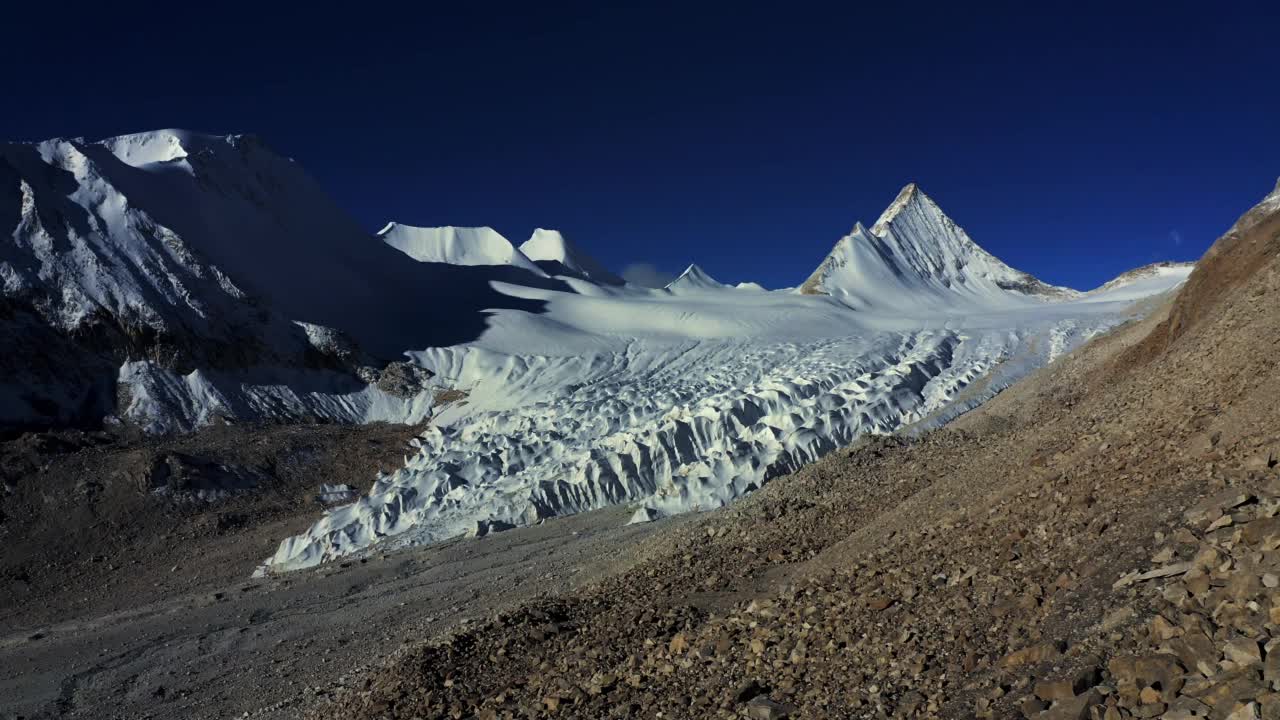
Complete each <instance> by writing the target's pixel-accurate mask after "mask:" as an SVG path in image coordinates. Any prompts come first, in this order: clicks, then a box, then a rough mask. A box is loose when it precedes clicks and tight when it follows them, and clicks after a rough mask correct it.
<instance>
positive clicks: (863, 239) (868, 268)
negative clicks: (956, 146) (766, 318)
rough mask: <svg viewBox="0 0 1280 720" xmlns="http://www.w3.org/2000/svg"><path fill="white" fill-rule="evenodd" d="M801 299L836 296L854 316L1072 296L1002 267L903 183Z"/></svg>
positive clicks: (841, 245)
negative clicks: (858, 311) (856, 311)
mask: <svg viewBox="0 0 1280 720" xmlns="http://www.w3.org/2000/svg"><path fill="white" fill-rule="evenodd" d="M800 292H802V293H804V294H825V295H833V296H837V297H840V298H841V299H842V300H844V301H845V302H846V303H847V304H849V305H851V306H853V307H856V308H865V307H895V308H897V307H910V306H917V307H934V308H949V307H953V306H955V305H958V304H970V305H972V304H978V305H990V304H992V303H997V304H1003V303H1007V302H1010V301H1016V300H1017V299H1018V298H1020V297H1021V298H1025V297H1027V296H1034V297H1039V298H1043V297H1044V296H1057V295H1067V294H1071V293H1072V292H1073V291H1069V290H1067V289H1065V288H1057V287H1054V286H1051V285H1046V284H1045V283H1042V282H1041V281H1039V280H1037V279H1036V278H1034V277H1032V276H1031V275H1028V274H1027V273H1024V272H1020V271H1018V270H1015V269H1013V268H1011V267H1009V266H1008V265H1006V264H1004V263H1003V262H1001V261H1000V260H999V259H997V258H996V257H995V256H993V255H991V254H990V253H988V252H987V251H986V250H983V249H982V248H981V247H979V246H978V244H977V243H975V242H974V241H973V240H972V239H971V238H970V237H969V235H968V233H966V232H965V231H964V229H963V228H961V227H960V226H959V225H957V224H956V223H955V221H954V220H952V219H951V218H950V217H948V216H947V214H946V213H945V212H943V210H942V208H941V207H939V206H938V204H937V203H936V202H934V200H933V198H931V197H929V196H928V195H926V194H925V192H924V191H923V190H921V189H920V187H919V186H918V185H917V184H916V183H908V184H907V185H906V186H905V187H903V188H902V190H900V191H899V192H898V195H897V197H895V198H894V200H893V202H891V203H890V204H889V206H888V207H886V208H885V210H884V212H883V213H881V215H880V218H879V219H878V220H876V223H875V225H873V226H872V227H871V229H870V230H869V231H868V230H867V229H866V228H865V227H863V226H862V224H861V223H859V224H857V225H855V226H854V229H853V231H852V232H850V233H849V234H848V235H846V236H845V237H843V238H841V239H840V240H839V241H838V242H837V243H836V245H835V247H834V248H832V250H831V252H830V253H829V254H828V255H827V258H826V259H825V260H823V262H822V264H821V265H820V266H819V267H818V269H817V270H815V271H814V273H813V274H812V275H811V276H810V277H809V279H808V280H806V281H805V283H804V284H803V285H802V286H801V288H800Z"/></svg>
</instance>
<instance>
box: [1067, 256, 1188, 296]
mask: <svg viewBox="0 0 1280 720" xmlns="http://www.w3.org/2000/svg"><path fill="white" fill-rule="evenodd" d="M1195 266H1196V264H1195V263H1193V262H1156V263H1151V264H1150V265H1143V266H1142V267H1139V268H1134V269H1133V270H1129V271H1127V272H1123V273H1120V274H1119V275H1117V276H1115V277H1114V278H1112V279H1111V280H1109V281H1108V282H1106V283H1104V284H1102V285H1100V286H1099V287H1097V288H1095V289H1093V290H1090V291H1089V292H1088V293H1086V294H1088V295H1096V294H1099V293H1105V292H1108V291H1111V290H1115V289H1117V288H1122V287H1125V286H1128V285H1133V284H1134V283H1138V282H1142V281H1145V280H1149V279H1152V278H1185V277H1186V276H1187V275H1190V274H1191V271H1192V270H1193V269H1194V268H1195Z"/></svg>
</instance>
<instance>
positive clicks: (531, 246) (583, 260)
mask: <svg viewBox="0 0 1280 720" xmlns="http://www.w3.org/2000/svg"><path fill="white" fill-rule="evenodd" d="M520 252H522V253H524V254H525V256H527V257H528V258H529V259H530V260H532V261H533V262H535V263H537V264H538V267H540V268H542V270H543V271H545V272H546V273H547V274H548V275H571V276H578V277H581V278H585V279H587V280H590V281H592V282H595V283H601V284H605V285H621V284H622V282H623V281H622V278H620V277H618V276H617V275H614V274H613V273H611V272H609V271H608V270H606V269H605V267H604V266H603V265H601V264H600V263H599V262H596V260H595V258H592V257H591V256H589V255H587V254H586V253H584V252H583V251H582V250H581V249H579V248H578V246H577V245H574V244H573V243H571V242H569V240H568V239H567V238H566V237H565V236H564V234H563V233H561V232H560V231H559V230H547V229H545V228H537V229H535V230H534V231H533V235H532V236H530V237H529V239H528V240H525V241H524V242H523V243H521V245H520Z"/></svg>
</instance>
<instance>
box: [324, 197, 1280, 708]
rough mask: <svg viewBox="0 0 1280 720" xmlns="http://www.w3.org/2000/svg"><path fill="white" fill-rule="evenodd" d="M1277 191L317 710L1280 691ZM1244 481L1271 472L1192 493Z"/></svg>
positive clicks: (1224, 701) (1268, 703) (1192, 700)
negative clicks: (1174, 286) (1147, 310)
mask: <svg viewBox="0 0 1280 720" xmlns="http://www.w3.org/2000/svg"><path fill="white" fill-rule="evenodd" d="M1271 200H1273V201H1274V202H1267V203H1264V204H1263V205H1260V206H1259V207H1258V208H1255V210H1253V211H1251V213H1250V214H1249V215H1246V216H1245V217H1244V218H1243V219H1242V220H1241V221H1240V223H1238V224H1237V225H1236V226H1235V227H1234V228H1233V229H1232V231H1231V232H1230V233H1228V235H1227V236H1225V237H1224V238H1223V239H1222V240H1221V241H1220V242H1219V243H1218V244H1217V245H1215V246H1214V249H1212V250H1211V251H1210V252H1209V255H1208V256H1207V257H1206V262H1205V263H1204V264H1203V265H1202V266H1201V268H1200V269H1198V270H1197V271H1196V273H1195V274H1194V275H1193V276H1192V279H1191V282H1189V283H1188V284H1187V286H1186V287H1185V289H1184V290H1183V291H1182V292H1181V293H1180V294H1179V295H1178V297H1177V298H1176V299H1174V300H1173V301H1172V302H1171V303H1170V304H1168V305H1166V306H1165V307H1164V308H1163V309H1162V310H1161V311H1160V312H1157V313H1156V314H1155V315H1153V316H1152V317H1151V318H1149V319H1148V320H1146V321H1143V322H1140V323H1134V324H1131V325H1129V326H1126V327H1124V328H1121V329H1120V330H1118V331H1117V332H1115V333H1113V334H1112V335H1110V336H1108V337H1106V338H1102V339H1099V340H1098V341H1095V342H1093V343H1091V344H1089V345H1088V346H1086V347H1085V348H1083V349H1082V350H1081V351H1080V352H1077V353H1074V354H1073V355H1072V356H1070V357H1068V358H1065V359H1064V360H1062V361H1060V362H1058V363H1056V364H1054V365H1052V366H1050V367H1049V368H1046V369H1045V370H1044V371H1042V372H1040V373H1038V374H1037V375H1035V376H1033V377H1031V378H1029V379H1027V380H1026V381H1024V382H1022V383H1019V384H1018V385H1016V386H1015V387H1014V388H1011V389H1010V390H1008V391H1006V392H1005V393H1003V394H1001V395H1000V396H998V397H996V398H995V399H993V400H992V401H991V402H989V403H988V404H987V405H985V406H984V407H983V408H981V409H980V410H979V411H976V412H974V413H971V414H970V415H968V416H966V417H963V418H961V419H960V420H959V421H957V422H955V423H953V424H952V425H951V426H949V427H947V428H945V429H943V430H940V431H936V432H933V433H930V434H928V435H926V436H925V437H923V438H921V439H918V440H914V441H909V440H905V439H901V438H876V439H869V440H866V441H863V442H861V443H859V444H858V445H857V446H855V447H853V448H851V449H849V450H847V451H843V452H838V453H833V454H832V455H831V456H828V457H827V458H825V459H824V460H822V461H820V462H818V463H815V464H814V465H812V466H810V467H808V468H806V469H804V470H802V471H801V472H799V473H796V474H795V475H793V476H790V477H788V478H783V479H779V480H776V481H774V482H773V483H771V484H770V485H768V486H767V487H765V488H764V489H763V490H761V491H760V492H758V493H755V494H754V495H752V496H751V497H749V498H746V499H745V500H743V501H742V502H740V503H737V504H736V505H734V506H731V507H729V508H725V509H723V510H720V511H716V512H711V513H707V514H706V515H704V516H702V517H700V518H698V520H697V521H696V522H692V523H688V524H685V525H683V526H681V527H680V528H679V529H677V530H675V531H673V532H671V533H669V534H667V535H665V536H662V537H658V538H655V539H653V540H652V541H650V542H649V543H647V544H645V545H644V546H642V547H641V548H640V553H641V555H642V557H643V559H642V561H641V562H640V563H639V564H637V565H636V566H634V567H633V568H631V569H629V570H627V571H626V572H623V573H621V574H618V575H615V576H612V577H609V578H605V579H603V580H602V581H600V582H599V583H597V584H595V585H592V586H590V587H587V588H585V589H582V590H578V591H575V592H572V593H568V594H565V595H561V596H557V597H549V598H547V599H544V600H541V601H539V602H536V603H534V604H530V605H526V606H524V607H523V608H522V609H520V610H518V611H516V612H512V613H507V614H504V615H502V616H498V617H494V618H491V619H489V620H488V621H486V622H482V623H479V624H477V625H474V626H471V627H469V628H467V629H465V630H463V631H460V632H457V633H455V634H452V635H450V636H448V637H441V638H436V639H434V640H432V641H430V642H429V643H427V644H425V645H423V646H420V647H417V648H415V649H412V650H410V651H407V652H403V653H401V654H399V655H398V656H396V657H394V658H391V659H390V661H389V662H388V664H387V666H386V667H385V668H384V669H382V670H380V671H378V672H376V673H374V674H373V675H371V676H369V677H367V678H365V679H364V680H362V681H360V682H358V683H356V684H355V686H354V687H351V688H348V689H346V690H345V691H343V692H341V693H340V699H339V700H337V701H336V702H335V703H333V704H331V705H329V706H327V707H326V708H324V709H322V710H321V711H320V712H319V713H318V715H319V716H321V717H330V718H414V717H421V718H479V719H482V720H488V719H494V718H525V717H529V718H536V717H556V718H566V717H570V718H609V717H617V718H623V717H628V718H629V717H648V718H652V717H663V718H694V717H698V718H702V717H722V718H735V717H751V718H780V717H801V718H845V717H850V718H855V717H856V718H863V717H867V718H871V717H876V718H879V717H894V718H898V717H901V718H911V717H932V718H955V717H975V716H976V717H997V718H1004V717H1022V716H1027V717H1043V718H1046V719H1048V720H1052V719H1054V718H1071V719H1072V720H1076V719H1078V718H1105V719H1106V720H1115V719H1116V718H1125V717H1160V716H1164V717H1171V718H1188V717H1198V716H1201V715H1208V716H1210V717H1215V718H1220V719H1221V718H1227V717H1228V716H1230V717H1231V718H1233V719H1234V718H1245V717H1248V718H1254V717H1257V715H1258V713H1260V712H1262V713H1273V712H1274V713H1280V703H1277V702H1276V701H1275V698H1274V697H1272V693H1271V688H1272V684H1271V683H1272V681H1273V680H1274V681H1275V682H1276V683H1280V641H1273V640H1272V638H1280V626H1278V625H1277V624H1276V622H1277V621H1280V590H1277V589H1276V585H1278V584H1280V579H1277V575H1276V574H1272V575H1271V576H1270V577H1268V576H1267V574H1266V572H1270V571H1266V572H1261V573H1260V572H1258V571H1257V569H1258V568H1266V567H1269V565H1267V563H1272V562H1274V564H1275V565H1276V566H1277V567H1280V554H1277V553H1275V552H1273V551H1274V550H1275V546H1277V545H1280V520H1277V519H1275V518H1273V517H1272V516H1274V515H1276V514H1277V512H1280V487H1277V486H1276V483H1277V472H1278V469H1277V458H1278V457H1280V406H1278V404H1277V402H1276V401H1277V399H1278V398H1280V393H1277V390H1276V388H1277V387H1278V384H1277V383H1278V382H1280V372H1278V369H1277V357H1280V252H1277V242H1278V240H1280V238H1278V237H1277V233H1278V231H1280V214H1278V212H1280V207H1277V206H1280V194H1278V195H1274V196H1273V197H1272V198H1271ZM1224 489H1229V490H1230V492H1228V495H1229V496H1231V497H1235V496H1239V495H1246V496H1248V497H1249V498H1251V500H1249V501H1247V502H1245V501H1242V502H1243V504H1240V503H1235V501H1234V500H1226V501H1224V500H1221V499H1219V500H1217V501H1216V503H1217V504H1216V506H1215V505H1214V504H1213V503H1210V507H1209V509H1208V510H1202V511H1199V512H1198V513H1192V514H1191V515H1190V516H1187V517H1186V518H1184V512H1185V511H1187V509H1188V508H1191V507H1194V506H1195V505H1196V504H1197V503H1198V502H1200V501H1201V498H1203V497H1204V496H1206V495H1212V494H1215V493H1222V492H1223V491H1224ZM1237 499H1238V498H1237ZM1233 504H1234V505H1237V506H1238V507H1235V508H1233V507H1232V505H1233ZM1215 508H1216V509H1215ZM1241 508H1248V509H1247V510H1241ZM1224 518H1225V519H1224ZM1237 522H1238V523H1241V524H1244V523H1248V524H1249V525H1250V526H1252V525H1253V524H1256V523H1262V524H1263V526H1265V527H1266V528H1270V527H1271V525H1272V524H1275V525H1277V528H1274V529H1275V530H1276V531H1275V532H1274V533H1269V532H1264V531H1262V530H1259V531H1255V532H1252V534H1251V535H1250V534H1249V533H1246V532H1245V531H1238V530H1237V528H1234V527H1233V523H1237ZM1237 531H1238V532H1240V535H1239V536H1237V535H1236V534H1234V533H1236V532H1237ZM1210 551H1213V552H1214V553H1218V554H1217V555H1213V554H1211V553H1210ZM1268 553H1271V554H1268ZM1273 556H1274V557H1273ZM1148 570H1152V571H1153V572H1152V573H1150V574H1149V575H1140V574H1138V573H1142V572H1146V571H1148ZM1276 573H1277V574H1280V570H1277V571H1276ZM1250 578H1252V579H1250ZM1227 588H1229V589H1230V590H1228V589H1227ZM1273 608H1275V609H1274V610H1273ZM1157 613H1164V614H1163V615H1160V618H1161V619H1160V620H1159V621H1157V620H1156V619H1155V618H1156V614H1157ZM1165 625H1169V626H1170V627H1173V626H1176V627H1177V629H1176V630H1170V629H1168V628H1166V627H1165ZM1170 633H1175V634H1170ZM1201 636H1203V638H1201ZM1173 640H1179V641H1181V642H1183V644H1184V645H1186V647H1184V646H1183V645H1177V646H1176V647H1175V645H1176V643H1175V644H1174V645H1170V644H1169V643H1172V642H1173ZM1161 643H1164V644H1163V645H1162V644H1161ZM1273 645H1274V646H1276V647H1277V653H1276V655H1275V656H1274V657H1273V656H1272V655H1271V654H1270V653H1269V652H1268V651H1269V650H1270V649H1271V648H1272V647H1273ZM1188 648H1190V649H1188ZM1180 651H1181V652H1182V654H1181V655H1179V654H1178V653H1179V652H1180ZM1153 653H1154V654H1155V655H1158V656H1159V657H1153V655H1152V654H1153ZM1273 661H1274V662H1275V663H1277V664H1276V666H1275V668H1272V669H1267V668H1270V665H1267V663H1270V662H1273ZM1276 697H1280V696H1276ZM1041 713H1043V715H1042V714H1041ZM1233 713H1236V714H1233ZM1266 716H1267V717H1277V716H1280V715H1275V714H1269V715H1266Z"/></svg>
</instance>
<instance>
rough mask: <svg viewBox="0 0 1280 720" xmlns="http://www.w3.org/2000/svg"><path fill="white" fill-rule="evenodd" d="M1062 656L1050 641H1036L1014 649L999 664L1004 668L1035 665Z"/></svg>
mask: <svg viewBox="0 0 1280 720" xmlns="http://www.w3.org/2000/svg"><path fill="white" fill-rule="evenodd" d="M1060 657H1062V651H1061V650H1059V649H1058V648H1057V646H1055V645H1053V644H1052V643H1047V642H1044V643H1037V644H1035V645H1031V646H1028V647H1025V648H1022V649H1021V650H1015V651H1013V652H1011V653H1009V654H1008V655H1005V656H1004V658H1003V659H1002V660H1001V661H1000V664H1001V665H1002V666H1004V667H1006V668H1016V667H1021V666H1023V665H1035V664H1038V663H1042V662H1044V661H1046V660H1056V659H1057V658H1060Z"/></svg>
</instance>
